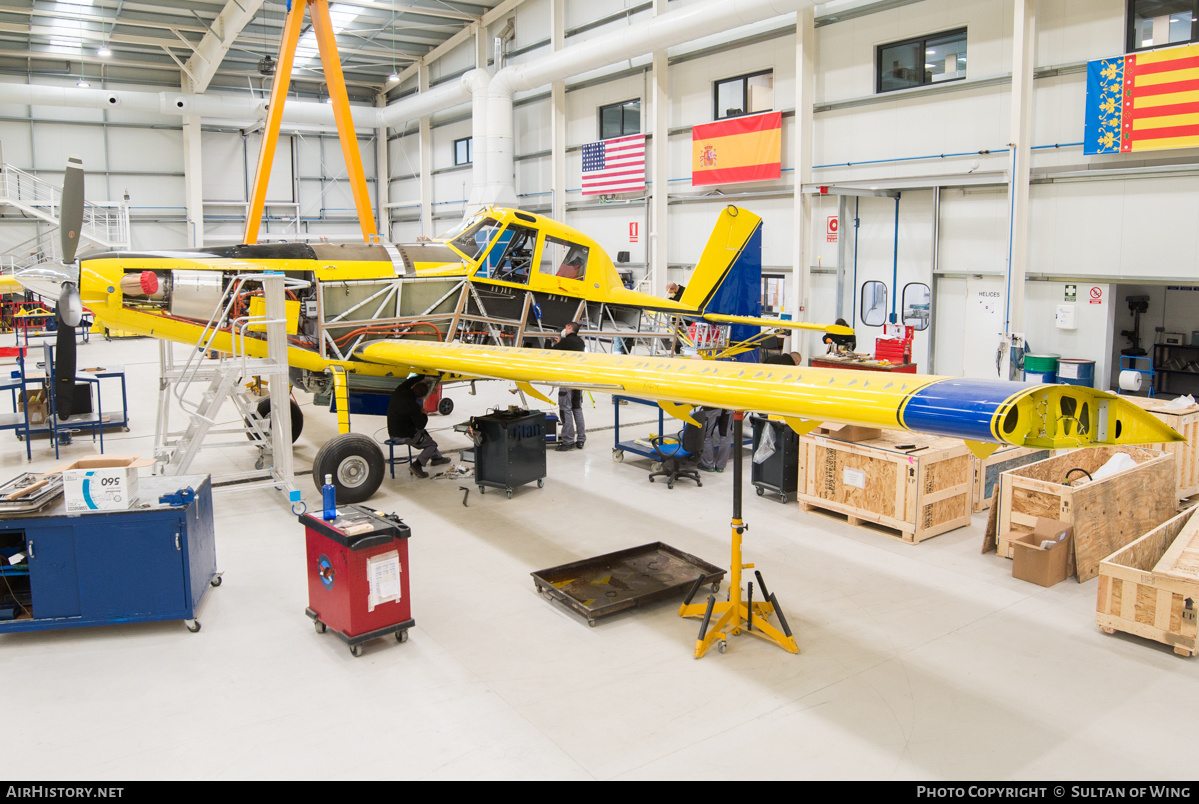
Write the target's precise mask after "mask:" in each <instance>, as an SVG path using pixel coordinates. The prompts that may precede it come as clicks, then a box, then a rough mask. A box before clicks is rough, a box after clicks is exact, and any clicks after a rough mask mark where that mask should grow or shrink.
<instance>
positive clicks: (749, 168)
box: [691, 112, 783, 187]
mask: <svg viewBox="0 0 1199 804" xmlns="http://www.w3.org/2000/svg"><path fill="white" fill-rule="evenodd" d="M782 155H783V113H782V112H768V113H766V114H755V115H748V116H746V117H734V118H732V119H731V120H721V121H719V122H717V123H705V124H703V125H699V126H692V127H691V184H692V185H693V186H695V187H699V186H702V185H705V184H732V183H734V182H739V181H766V180H769V179H777V178H778V177H779V176H780V175H781V172H782V171H781V169H782V161H783V159H782Z"/></svg>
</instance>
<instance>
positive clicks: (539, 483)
mask: <svg viewBox="0 0 1199 804" xmlns="http://www.w3.org/2000/svg"><path fill="white" fill-rule="evenodd" d="M544 487H545V478H540V479H539V480H538V481H537V488H539V489H540V488H544Z"/></svg>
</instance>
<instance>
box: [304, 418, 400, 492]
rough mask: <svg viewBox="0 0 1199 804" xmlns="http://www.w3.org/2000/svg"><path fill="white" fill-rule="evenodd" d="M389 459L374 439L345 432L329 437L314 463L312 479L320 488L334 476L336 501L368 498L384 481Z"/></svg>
mask: <svg viewBox="0 0 1199 804" xmlns="http://www.w3.org/2000/svg"><path fill="white" fill-rule="evenodd" d="M386 464H387V461H386V460H385V459H384V457H383V450H381V449H379V445H378V444H376V443H375V441H374V439H372V438H370V437H369V436H365V435H362V434H361V433H343V434H341V435H339V436H335V437H334V438H331V439H329V441H327V442H326V443H325V446H323V447H321V449H320V452H318V453H317V454H316V460H314V461H313V462H312V482H313V483H315V484H316V487H317V488H318V489H319V488H321V487H322V486H324V485H325V475H332V477H333V487H334V488H335V489H336V490H337V502H339V503H357V502H363V501H365V500H369V499H370V498H371V495H372V494H374V493H375V492H376V491H378V490H379V485H380V484H381V483H382V482H383V470H384V467H385V466H386Z"/></svg>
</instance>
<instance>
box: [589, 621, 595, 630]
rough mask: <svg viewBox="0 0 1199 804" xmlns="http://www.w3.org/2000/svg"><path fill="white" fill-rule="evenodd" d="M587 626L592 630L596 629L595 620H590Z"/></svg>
mask: <svg viewBox="0 0 1199 804" xmlns="http://www.w3.org/2000/svg"><path fill="white" fill-rule="evenodd" d="M587 625H588V626H590V627H591V628H595V620H588V621H587Z"/></svg>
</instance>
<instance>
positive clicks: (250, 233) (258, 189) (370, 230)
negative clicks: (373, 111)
mask: <svg viewBox="0 0 1199 804" xmlns="http://www.w3.org/2000/svg"><path fill="white" fill-rule="evenodd" d="M306 7H307V8H308V9H309V10H310V11H311V13H312V30H313V32H314V33H315V34H316V43H317V48H318V49H319V52H320V57H321V66H322V68H323V69H324V71H325V83H326V84H327V85H328V87H329V99H330V100H331V101H332V106H333V118H334V120H335V121H336V122H337V137H338V139H339V140H340V141H341V152H342V154H343V155H344V157H345V160H346V173H347V174H348V175H349V178H350V187H351V189H352V190H353V193H354V206H355V207H356V208H357V210H358V224H359V226H361V227H362V239H363V240H364V241H367V242H370V241H371V240H372V239H373V238H375V237H377V235H378V229H377V228H376V227H375V214H374V212H373V211H371V203H370V194H369V193H368V192H367V189H366V177H365V175H364V173H363V170H362V157H361V155H360V154H359V153H358V139H357V137H356V136H355V135H354V120H353V117H352V116H351V115H350V97H349V94H348V93H347V92H346V80H345V76H344V75H343V74H342V71H341V58H340V57H339V56H338V53H337V40H336V39H335V38H334V36H333V21H332V19H331V18H330V16H329V3H328V0H292V2H290V3H289V4H288V11H287V19H286V21H285V22H284V25H283V39H282V41H281V42H280V43H279V59H278V61H277V67H276V69H275V83H274V85H273V86H272V87H271V98H270V101H269V105H268V106H267V116H266V128H265V129H264V130H263V132H262V150H261V151H260V152H259V154H258V168H257V171H256V173H255V174H254V192H253V194H252V195H251V197H250V208H249V209H248V210H247V211H246V231H245V237H244V238H243V240H242V242H243V243H247V244H253V243H257V242H258V227H259V225H260V223H261V222H262V210H263V206H264V205H265V204H266V188H267V184H269V183H270V177H271V165H272V164H273V163H274V161H275V146H276V144H277V143H278V141H279V125H280V123H281V122H282V121H283V104H284V102H285V101H286V100H287V90H288V88H289V87H290V86H291V69H292V65H293V64H294V63H295V56H296V44H297V43H298V42H299V41H300V29H301V28H302V27H303V25H304V10H305V8H306Z"/></svg>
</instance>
